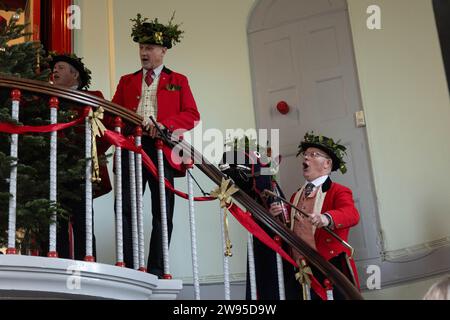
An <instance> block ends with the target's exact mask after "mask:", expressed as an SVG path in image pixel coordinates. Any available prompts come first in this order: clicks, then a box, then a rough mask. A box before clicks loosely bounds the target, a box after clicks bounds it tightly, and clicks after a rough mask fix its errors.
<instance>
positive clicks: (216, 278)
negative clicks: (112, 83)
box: [179, 272, 246, 285]
mask: <svg viewBox="0 0 450 320" xmlns="http://www.w3.org/2000/svg"><path fill="white" fill-rule="evenodd" d="M179 279H180V280H181V281H183V284H184V285H192V284H193V282H194V278H193V277H181V278H179ZM199 280H200V285H202V284H218V283H219V284H220V283H221V284H223V283H224V281H225V277H224V275H223V274H212V275H206V276H200V277H199ZM230 281H231V282H241V281H244V282H245V281H246V273H245V272H244V273H242V272H241V273H230Z"/></svg>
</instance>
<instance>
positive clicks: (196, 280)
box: [186, 164, 200, 300]
mask: <svg viewBox="0 0 450 320" xmlns="http://www.w3.org/2000/svg"><path fill="white" fill-rule="evenodd" d="M191 174H192V164H190V165H189V166H188V169H187V174H186V176H187V184H188V195H189V224H190V227H191V254H192V273H193V279H194V293H195V299H196V300H200V280H199V275H198V257H197V233H196V230H195V211H194V186H193V183H192V177H191Z"/></svg>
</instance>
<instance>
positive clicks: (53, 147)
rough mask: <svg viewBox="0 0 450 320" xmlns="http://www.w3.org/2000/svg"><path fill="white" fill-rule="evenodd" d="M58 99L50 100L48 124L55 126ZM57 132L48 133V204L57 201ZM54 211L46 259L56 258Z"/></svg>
mask: <svg viewBox="0 0 450 320" xmlns="http://www.w3.org/2000/svg"><path fill="white" fill-rule="evenodd" d="M58 106H59V101H58V98H55V97H54V98H51V99H50V123H51V124H55V123H57V122H58ZM57 137H58V136H57V132H56V131H53V132H51V133H50V202H51V203H53V204H56V200H57V198H56V197H57V149H58V140H57V139H58V138H57ZM56 227H57V220H56V211H55V212H54V213H53V214H52V217H51V222H50V230H49V249H48V254H47V256H48V257H51V258H56V257H58V253H57V252H56Z"/></svg>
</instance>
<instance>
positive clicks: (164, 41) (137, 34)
mask: <svg viewBox="0 0 450 320" xmlns="http://www.w3.org/2000/svg"><path fill="white" fill-rule="evenodd" d="M174 19H175V12H173V14H172V17H171V18H170V20H169V23H168V24H167V25H164V24H162V23H160V22H159V21H158V18H155V19H153V20H149V19H148V18H142V15H141V14H140V13H138V14H137V16H136V18H135V19H130V20H131V21H132V22H134V25H133V28H132V32H131V37H132V38H133V41H134V42H138V43H148V44H157V45H161V46H165V47H167V48H168V49H170V48H171V47H172V46H173V45H175V44H177V43H179V42H180V41H181V39H182V34H183V33H184V31H182V30H179V27H180V24H175V23H174V22H173V21H174Z"/></svg>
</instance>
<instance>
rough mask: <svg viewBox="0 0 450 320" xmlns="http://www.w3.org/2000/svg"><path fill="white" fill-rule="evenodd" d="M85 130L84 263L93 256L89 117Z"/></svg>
mask: <svg viewBox="0 0 450 320" xmlns="http://www.w3.org/2000/svg"><path fill="white" fill-rule="evenodd" d="M84 128H85V148H86V150H85V159H86V167H85V184H86V196H85V201H86V202H85V208H86V216H85V219H86V222H85V224H86V253H85V258H84V260H85V261H90V262H94V261H95V259H94V254H93V245H92V243H93V241H92V238H93V237H92V128H91V123H90V121H89V117H86V119H85V120H84Z"/></svg>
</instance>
